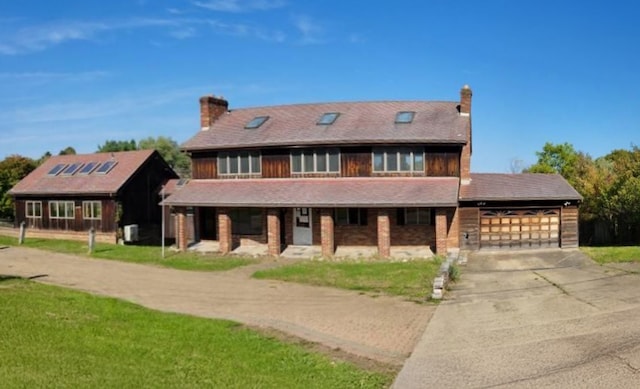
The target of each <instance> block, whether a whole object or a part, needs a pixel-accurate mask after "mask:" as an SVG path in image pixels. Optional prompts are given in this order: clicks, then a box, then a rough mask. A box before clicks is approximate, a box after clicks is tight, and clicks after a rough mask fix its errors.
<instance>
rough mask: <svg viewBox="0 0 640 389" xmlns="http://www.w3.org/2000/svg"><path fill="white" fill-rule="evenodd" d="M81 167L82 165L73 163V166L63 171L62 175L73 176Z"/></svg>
mask: <svg viewBox="0 0 640 389" xmlns="http://www.w3.org/2000/svg"><path fill="white" fill-rule="evenodd" d="M80 166H82V164H81V163H79V162H76V163H72V164H71V165H69V166H67V168H66V169H64V170H63V171H62V175H63V176H71V175H73V174H74V173H75V172H76V171H78V169H80Z"/></svg>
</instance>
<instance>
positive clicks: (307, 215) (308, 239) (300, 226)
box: [293, 208, 313, 246]
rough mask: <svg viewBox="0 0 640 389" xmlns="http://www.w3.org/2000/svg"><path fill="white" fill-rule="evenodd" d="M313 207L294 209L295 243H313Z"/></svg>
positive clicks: (307, 244)
mask: <svg viewBox="0 0 640 389" xmlns="http://www.w3.org/2000/svg"><path fill="white" fill-rule="evenodd" d="M312 236H313V235H312V233H311V208H294V209H293V244H294V245H306V246H309V245H311V243H312Z"/></svg>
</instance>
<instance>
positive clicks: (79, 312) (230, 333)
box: [0, 276, 393, 388]
mask: <svg viewBox="0 0 640 389" xmlns="http://www.w3.org/2000/svg"><path fill="white" fill-rule="evenodd" d="M0 333H1V334H2V342H0V377H2V379H1V381H2V386H3V387H11V388H18V387H21V388H26V387H59V388H65V387H68V388H77V387H81V388H139V387H150V388H153V387H162V388H196V387H224V388H258V387H260V388H347V387H348V388H380V387H386V386H388V385H389V384H390V383H391V380H392V379H393V377H392V374H390V373H386V374H384V373H380V372H371V371H366V370H362V369H359V368H357V367H356V366H354V365H352V364H349V363H345V362H342V361H335V360H331V359H330V358H329V357H327V356H324V355H321V354H317V353H313V352H310V351H308V350H305V349H304V348H303V347H302V346H300V345H295V344H288V343H283V342H281V341H278V340H276V339H275V338H271V337H267V336H264V335H261V334H259V333H257V332H255V331H253V330H250V329H247V328H244V327H241V326H240V325H239V324H236V323H233V322H229V321H223V320H209V319H202V318H196V317H191V316H186V315H179V314H171V313H162V312H157V311H152V310H149V309H146V308H143V307H140V306H137V305H134V304H131V303H127V302H123V301H120V300H117V299H112V298H104V297H97V296H93V295H89V294H85V293H81V292H76V291H70V290H66V289H63V288H59V287H54V286H49V285H42V284H38V283H35V282H30V281H26V280H22V279H15V278H12V277H6V276H4V277H3V276H0Z"/></svg>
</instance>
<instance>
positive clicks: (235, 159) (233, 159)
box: [218, 151, 261, 175]
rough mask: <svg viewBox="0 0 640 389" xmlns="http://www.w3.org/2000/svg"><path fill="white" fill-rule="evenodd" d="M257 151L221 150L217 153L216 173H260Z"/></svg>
mask: <svg viewBox="0 0 640 389" xmlns="http://www.w3.org/2000/svg"><path fill="white" fill-rule="evenodd" d="M260 166H261V162H260V153H259V152H257V151H241V152H235V153H233V152H222V153H219V154H218V174H221V175H225V174H226V175H229V174H260Z"/></svg>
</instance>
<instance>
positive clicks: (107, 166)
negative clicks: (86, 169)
mask: <svg viewBox="0 0 640 389" xmlns="http://www.w3.org/2000/svg"><path fill="white" fill-rule="evenodd" d="M116 163H117V162H116V161H107V162H104V163H103V164H102V165H101V166H100V167H99V168H97V169H96V170H95V171H96V173H98V174H107V173H109V172H110V171H111V169H113V167H114V166H116Z"/></svg>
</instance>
